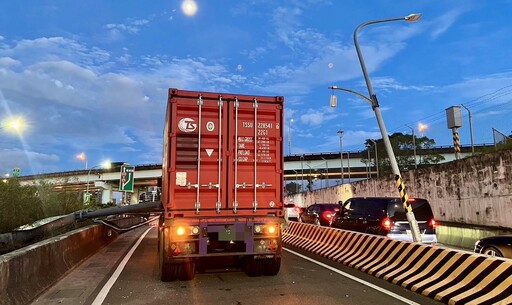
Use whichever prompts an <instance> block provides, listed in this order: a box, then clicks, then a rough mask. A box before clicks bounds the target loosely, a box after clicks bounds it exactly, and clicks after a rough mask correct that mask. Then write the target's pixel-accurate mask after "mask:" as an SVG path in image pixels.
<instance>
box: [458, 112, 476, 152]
mask: <svg viewBox="0 0 512 305" xmlns="http://www.w3.org/2000/svg"><path fill="white" fill-rule="evenodd" d="M460 105H461V106H462V107H464V109H466V110H467V111H468V113H469V133H470V134H471V155H474V154H475V144H474V141H473V115H472V114H471V110H469V108H468V107H466V106H464V104H460Z"/></svg>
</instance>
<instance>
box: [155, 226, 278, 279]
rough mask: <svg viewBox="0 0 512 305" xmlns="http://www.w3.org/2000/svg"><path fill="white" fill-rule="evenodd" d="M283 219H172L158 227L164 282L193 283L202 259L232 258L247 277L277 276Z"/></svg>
mask: <svg viewBox="0 0 512 305" xmlns="http://www.w3.org/2000/svg"><path fill="white" fill-rule="evenodd" d="M282 225H283V220H282V218H280V217H266V218H265V217H260V218H250V217H247V218H244V217H241V218H236V219H235V218H233V219H173V220H167V221H161V225H160V226H159V257H160V269H161V279H162V281H169V280H175V279H180V280H191V279H193V278H194V274H195V269H196V266H195V265H196V263H197V262H198V261H199V262H200V261H201V260H202V259H207V258H213V257H226V256H231V257H233V258H236V260H237V261H238V262H239V267H241V268H242V269H243V270H244V271H245V273H246V274H247V275H248V276H259V275H276V274H278V273H279V269H280V265H281V252H282V242H281V231H282Z"/></svg>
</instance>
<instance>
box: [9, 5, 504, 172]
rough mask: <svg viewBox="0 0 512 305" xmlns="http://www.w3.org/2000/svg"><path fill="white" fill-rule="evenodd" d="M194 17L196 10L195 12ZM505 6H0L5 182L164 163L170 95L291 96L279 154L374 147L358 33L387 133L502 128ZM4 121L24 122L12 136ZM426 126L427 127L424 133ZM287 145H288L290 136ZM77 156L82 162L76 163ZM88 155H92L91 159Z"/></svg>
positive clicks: (489, 135) (484, 133)
mask: <svg viewBox="0 0 512 305" xmlns="http://www.w3.org/2000/svg"><path fill="white" fill-rule="evenodd" d="M194 8H195V9H194ZM511 9H512V1H507V0H493V1H480V0H452V1H446V0H431V1H424V0H423V1H422V0H416V1H412V0H366V1H359V0H345V1H334V0H332V1H319V0H281V1H270V0H247V1H240V0H237V1H235V0H217V1H212V0H209V1H206V0H203V1H202V0H196V1H192V0H187V1H182V0H179V1H178V0H172V1H170V0H167V1H163V0H152V1H142V0H130V1H121V0H112V1H100V0H87V1H66V0H45V1H36V0H2V1H1V3H0V174H2V175H6V174H10V173H12V170H13V169H14V168H20V172H21V174H22V175H30V174H40V173H53V172H62V171H72V170H80V169H84V168H85V161H87V166H88V168H92V167H100V166H101V164H103V162H104V161H106V160H110V161H114V162H126V163H129V164H132V165H143V164H160V163H161V162H162V143H163V125H164V119H165V117H164V113H165V109H166V103H167V90H168V88H170V87H172V88H178V89H184V90H198V91H210V92H225V93H235V94H250V95H268V96H278V95H279V96H284V98H285V111H284V114H285V121H286V124H285V130H284V131H285V139H284V143H283V145H284V149H285V153H286V155H288V154H293V155H295V154H305V153H320V152H338V151H339V149H340V138H339V136H338V134H337V131H338V130H343V131H344V133H343V138H342V146H343V150H344V151H347V150H348V151H357V150H361V149H364V143H365V140H366V139H369V138H371V139H380V138H382V137H381V132H380V129H379V127H378V124H377V120H376V117H375V114H374V112H373V111H372V107H371V106H370V105H369V104H367V103H366V102H365V101H364V100H363V99H361V98H359V97H358V96H356V95H355V94H351V93H346V92H343V91H335V92H334V93H335V94H336V95H337V98H338V106H337V107H336V108H331V107H330V105H329V98H330V95H331V94H332V92H331V90H329V89H328V87H329V86H332V85H335V86H339V87H343V88H348V89H350V90H353V91H356V92H359V93H361V94H363V95H365V96H368V89H367V86H366V84H365V81H364V77H363V73H362V70H361V65H360V61H359V59H358V57H357V53H356V50H355V47H354V30H355V29H356V28H357V27H358V26H359V25H360V24H362V23H364V22H367V21H372V20H384V19H390V18H398V17H404V16H407V15H409V14H412V13H421V14H422V18H421V19H420V20H419V21H417V22H414V23H409V22H405V21H402V20H400V21H392V22H381V23H376V24H371V25H367V26H365V27H364V28H362V29H361V31H360V32H359V34H358V40H359V45H360V48H361V53H362V55H363V58H364V61H365V63H366V68H367V71H368V75H369V78H370V80H371V83H372V86H373V89H374V91H375V93H376V95H377V97H378V100H379V103H380V110H381V112H382V117H383V120H384V122H385V126H386V128H387V131H388V133H389V134H392V133H395V132H402V133H409V134H410V133H412V131H413V130H414V131H415V134H416V135H417V136H421V135H424V136H427V137H429V138H431V139H433V140H435V142H436V145H439V146H441V145H442V146H451V145H453V141H452V131H451V129H448V126H447V120H446V111H445V110H446V109H447V108H449V107H452V106H459V105H461V104H463V105H464V106H466V107H467V109H468V110H469V111H468V110H466V108H461V109H462V114H463V117H462V119H463V120H462V122H463V124H462V127H461V128H459V129H458V132H459V135H460V139H461V144H462V145H470V142H471V133H470V130H469V115H468V114H469V113H470V112H471V114H472V121H471V122H472V126H473V137H474V143H475V144H492V143H493V131H492V130H493V128H495V129H497V130H499V131H501V132H503V133H505V134H507V135H508V134H510V133H511V130H512V127H511V125H510V122H511V120H510V118H509V115H510V114H511V109H512V102H511V101H512V60H511V57H510V56H511V54H512V31H511V30H510V28H511V27H512V20H510V18H509V16H508V15H509V13H510V12H511V11H512V10H511ZM12 119H19V120H21V123H20V124H21V125H20V126H21V128H19V129H17V130H13V129H12V128H11V125H10V123H9V122H10V121H9V120H12ZM419 124H424V125H426V126H427V128H426V129H423V130H422V131H420V130H419V129H418V126H419ZM288 137H290V140H291V141H289V140H288ZM82 153H83V156H85V158H83V159H79V158H77V156H78V155H80V154H82ZM84 159H85V160H84Z"/></svg>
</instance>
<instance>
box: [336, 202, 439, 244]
mask: <svg viewBox="0 0 512 305" xmlns="http://www.w3.org/2000/svg"><path fill="white" fill-rule="evenodd" d="M409 203H410V204H411V206H412V209H413V213H414V216H415V218H416V221H417V222H418V226H419V228H420V233H421V237H422V241H423V242H424V243H436V242H437V238H436V229H435V227H436V221H435V220H434V215H433V213H432V209H431V207H430V204H429V203H428V201H427V200H425V199H420V198H410V199H409ZM332 227H334V228H339V229H344V230H351V231H357V232H363V233H369V234H377V235H384V236H388V237H389V238H392V239H397V240H406V241H413V239H412V234H411V229H410V226H409V222H408V221H407V217H406V214H405V211H404V208H403V205H402V202H401V200H400V198H388V197H354V198H350V199H347V200H346V201H345V202H344V203H343V204H342V206H341V210H340V211H339V212H338V213H336V215H334V217H333V220H332Z"/></svg>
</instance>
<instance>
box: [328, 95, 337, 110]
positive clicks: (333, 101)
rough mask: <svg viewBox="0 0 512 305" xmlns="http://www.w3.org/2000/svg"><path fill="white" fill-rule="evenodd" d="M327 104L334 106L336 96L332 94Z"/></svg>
mask: <svg viewBox="0 0 512 305" xmlns="http://www.w3.org/2000/svg"><path fill="white" fill-rule="evenodd" d="M329 104H330V105H331V107H332V108H336V105H338V97H337V96H336V95H334V94H332V95H331V99H330V102H329Z"/></svg>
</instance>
